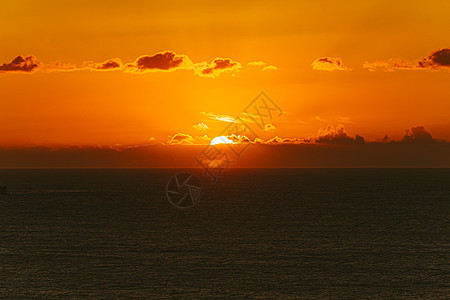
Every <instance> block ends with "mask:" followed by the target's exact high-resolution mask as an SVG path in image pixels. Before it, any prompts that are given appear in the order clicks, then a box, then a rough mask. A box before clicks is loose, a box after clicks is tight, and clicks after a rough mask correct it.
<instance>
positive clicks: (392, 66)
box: [363, 48, 450, 72]
mask: <svg viewBox="0 0 450 300" xmlns="http://www.w3.org/2000/svg"><path fill="white" fill-rule="evenodd" d="M363 68H365V69H368V70H369V71H372V72H373V71H385V72H394V71H396V70H441V69H447V70H448V69H450V49H449V48H443V49H439V50H437V51H433V52H431V54H430V55H428V56H427V57H425V58H422V59H420V60H418V61H416V62H411V61H408V60H405V59H401V58H389V59H387V60H381V61H374V62H365V63H364V64H363Z"/></svg>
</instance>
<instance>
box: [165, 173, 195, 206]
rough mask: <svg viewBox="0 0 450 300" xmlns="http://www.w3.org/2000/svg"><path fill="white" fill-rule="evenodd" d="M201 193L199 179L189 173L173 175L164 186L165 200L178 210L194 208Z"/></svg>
mask: <svg viewBox="0 0 450 300" xmlns="http://www.w3.org/2000/svg"><path fill="white" fill-rule="evenodd" d="M202 192H203V188H202V185H201V182H200V179H198V178H197V177H196V176H194V175H192V174H189V173H181V174H177V175H173V176H172V177H171V178H170V180H169V182H168V183H167V186H166V196H167V200H168V201H169V202H170V204H172V205H173V206H174V207H175V208H178V209H189V208H191V207H193V206H195V205H196V204H197V203H198V202H199V201H200V198H201V196H202Z"/></svg>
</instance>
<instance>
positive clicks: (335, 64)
mask: <svg viewBox="0 0 450 300" xmlns="http://www.w3.org/2000/svg"><path fill="white" fill-rule="evenodd" d="M311 66H312V68H313V69H314V70H319V71H330V72H333V71H350V70H351V69H349V68H348V67H346V66H344V63H343V62H342V58H339V57H321V58H318V59H316V60H315V61H313V63H312V64H311Z"/></svg>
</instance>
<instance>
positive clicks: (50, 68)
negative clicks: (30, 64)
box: [39, 61, 82, 73]
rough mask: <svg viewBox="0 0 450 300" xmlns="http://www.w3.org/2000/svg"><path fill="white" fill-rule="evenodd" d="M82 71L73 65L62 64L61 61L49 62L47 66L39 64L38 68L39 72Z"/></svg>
mask: <svg viewBox="0 0 450 300" xmlns="http://www.w3.org/2000/svg"><path fill="white" fill-rule="evenodd" d="M79 70H82V69H80V68H78V67H77V65H75V64H70V63H62V62H61V61H56V62H51V63H49V64H41V66H40V67H39V71H40V72H46V73H50V72H71V71H79Z"/></svg>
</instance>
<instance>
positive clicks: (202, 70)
mask: <svg viewBox="0 0 450 300" xmlns="http://www.w3.org/2000/svg"><path fill="white" fill-rule="evenodd" d="M241 68H242V66H241V64H240V63H238V62H236V61H233V60H232V59H231V58H216V59H214V60H213V62H212V63H211V64H206V63H200V64H196V73H197V74H198V75H200V76H206V77H217V76H219V75H220V74H222V73H225V72H238V71H239V70H240V69H241Z"/></svg>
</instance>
